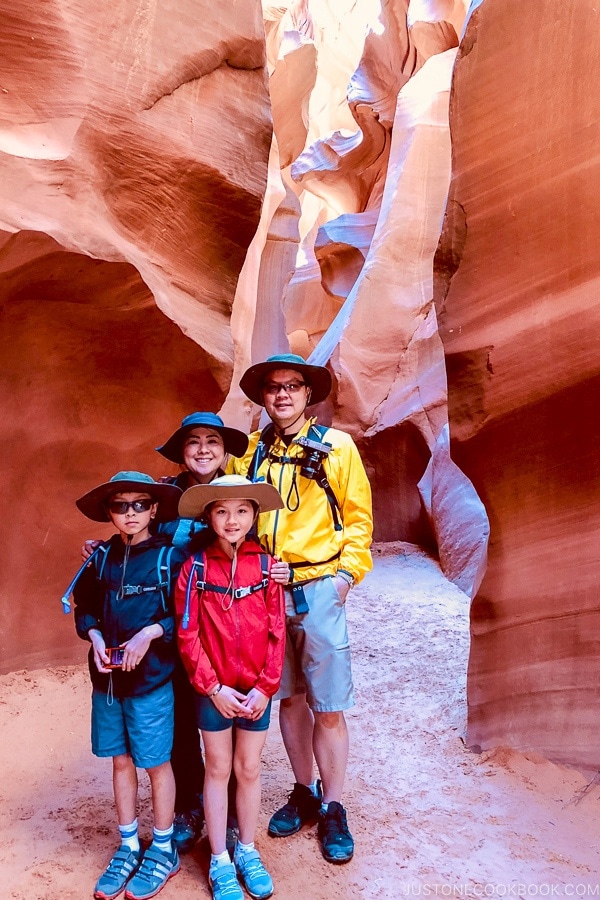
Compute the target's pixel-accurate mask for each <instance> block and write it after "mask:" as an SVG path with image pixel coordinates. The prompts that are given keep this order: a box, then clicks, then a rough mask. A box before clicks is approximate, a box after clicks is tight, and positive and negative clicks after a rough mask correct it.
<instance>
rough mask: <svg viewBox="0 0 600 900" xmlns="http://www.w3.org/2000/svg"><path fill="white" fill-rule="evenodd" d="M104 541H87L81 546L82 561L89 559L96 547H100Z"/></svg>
mask: <svg viewBox="0 0 600 900" xmlns="http://www.w3.org/2000/svg"><path fill="white" fill-rule="evenodd" d="M101 543H102V541H86V542H85V543H84V545H83V547H82V548H81V561H82V562H85V561H86V559H89V558H90V556H91V555H92V553H93V552H94V550H95V549H96V547H99V546H100V544H101Z"/></svg>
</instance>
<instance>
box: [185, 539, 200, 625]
mask: <svg viewBox="0 0 600 900" xmlns="http://www.w3.org/2000/svg"><path fill="white" fill-rule="evenodd" d="M205 561H206V557H205V554H204V551H202V553H196V554H194V556H192V565H191V568H190V571H189V575H188V580H187V584H186V586H185V608H184V610H183V618H182V620H181V627H182V628H185V629H187V627H188V625H189V624H190V600H191V596H192V584H193V581H194V570H198V577H197V579H196V590H198V591H203V590H204V588H205V584H204V565H205Z"/></svg>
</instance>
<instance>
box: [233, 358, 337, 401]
mask: <svg viewBox="0 0 600 900" xmlns="http://www.w3.org/2000/svg"><path fill="white" fill-rule="evenodd" d="M274 369H296V370H297V371H298V372H300V374H301V375H302V377H303V378H304V380H305V381H306V383H307V384H308V385H310V402H309V403H308V405H309V406H312V405H313V404H314V403H320V402H321V400H325V398H326V397H328V396H329V394H330V391H331V373H330V372H329V369H326V368H325V366H311V365H310V364H309V363H307V362H306V360H304V359H303V358H302V357H301V356H298V354H297V353H279V354H277V355H276V356H269V358H268V359H266V360H265V361H264V362H261V363H256V365H254V366H250V368H249V369H246V371H245V372H244V374H243V375H242V377H241V379H240V387H241V389H242V390H243V392H244V393H245V395H246V397H248V398H249V399H250V400H252V402H253V403H257V404H258V405H259V406H264V402H263V396H262V384H263V381H264V379H265V375H267V374H268V373H269V372H272V371H273V370H274Z"/></svg>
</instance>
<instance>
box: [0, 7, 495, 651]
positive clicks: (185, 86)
mask: <svg viewBox="0 0 600 900" xmlns="http://www.w3.org/2000/svg"><path fill="white" fill-rule="evenodd" d="M263 10H264V16H265V22H266V53H265V40H264V34H263V31H262V24H261V21H260V6H259V4H258V3H257V2H255V0H242V2H238V3H236V4H235V6H234V8H232V7H231V4H224V3H219V2H217V3H213V4H210V5H209V4H207V3H205V0H201V2H200V4H198V3H197V2H196V3H193V4H192V3H191V0H177V2H176V3H175V4H174V5H173V4H171V5H170V6H169V8H168V9H167V8H165V7H164V6H160V5H159V6H158V7H154V6H152V7H144V8H143V9H141V8H139V5H136V4H135V3H134V2H133V0H123V2H122V3H121V4H120V5H119V7H118V9H117V10H114V9H112V8H106V9H105V8H104V7H97V8H94V9H93V10H89V11H86V10H85V9H84V8H82V5H81V4H75V3H74V2H73V3H71V2H70V0H66V2H62V3H60V4H57V3H55V2H50V3H48V4H46V5H45V6H44V10H43V12H40V11H39V10H37V8H36V9H33V10H30V9H29V8H28V7H27V5H26V4H19V5H17V4H16V0H9V7H8V14H7V15H6V17H5V19H4V21H3V22H2V23H0V49H4V50H6V54H5V58H6V59H7V60H8V63H7V67H6V80H5V82H4V83H3V84H2V86H1V87H2V94H0V101H2V102H3V103H4V107H5V109H4V114H2V112H1V111H0V176H1V178H0V197H1V198H2V200H3V205H2V206H3V214H2V220H1V222H0V224H1V223H2V222H3V223H4V227H5V229H6V230H7V232H11V231H12V232H21V234H20V236H18V237H17V238H14V239H12V240H8V242H7V244H6V246H5V247H4V250H3V251H2V250H0V264H2V262H4V266H5V269H6V272H7V273H9V275H8V276H7V280H6V283H5V288H4V294H3V300H2V303H3V308H4V309H5V310H6V312H7V316H8V321H9V325H10V330H11V331H13V330H14V333H15V338H14V341H13V343H12V344H11V354H12V355H11V354H9V355H8V357H7V358H8V359H9V361H10V362H9V364H7V366H6V367H5V368H2V367H0V373H2V375H3V377H5V378H6V379H7V381H8V382H9V383H10V384H11V385H13V386H14V396H15V398H16V399H18V408H16V409H15V410H14V422H15V425H14V428H15V432H14V433H13V432H12V431H10V429H8V431H7V433H9V435H10V439H9V441H8V444H7V447H8V449H7V457H8V458H9V459H10V458H12V455H16V456H17V460H16V461H15V463H14V466H16V472H17V476H18V477H17V478H16V481H15V483H16V484H17V483H20V480H22V478H23V477H24V473H25V472H26V471H29V467H30V466H32V461H31V454H29V455H28V453H25V454H23V455H22V456H21V455H20V453H19V450H17V449H16V448H17V447H18V448H20V447H21V445H23V446H25V447H26V448H27V447H28V445H29V443H30V442H31V441H34V442H35V437H32V435H33V436H35V435H37V434H38V431H39V429H38V428H37V421H36V420H35V418H34V419H32V418H31V411H32V410H36V411H37V418H40V416H41V413H40V412H39V410H41V409H42V408H44V409H45V410H46V411H47V414H48V416H49V418H50V421H49V422H44V425H45V429H46V431H47V434H48V439H47V441H46V442H45V443H44V447H45V449H46V451H47V453H46V455H47V458H48V459H52V458H53V457H52V452H53V448H54V445H55V443H56V441H57V438H56V433H57V430H59V431H60V434H61V435H63V443H64V444H67V446H68V447H69V454H68V456H67V459H68V466H67V467H66V468H63V469H62V470H61V471H60V473H58V474H57V472H56V471H54V470H53V469H50V470H49V472H48V473H46V474H49V476H50V485H51V486H52V485H54V487H55V489H57V488H58V491H57V493H58V494H59V496H58V507H59V509H61V510H62V506H61V504H64V503H65V499H66V496H68V504H67V508H66V509H64V510H62V512H61V519H60V521H61V522H64V523H65V525H64V528H66V529H67V530H68V531H69V530H72V531H73V534H69V535H67V540H64V541H63V542H62V545H63V546H64V545H67V544H68V545H69V546H72V547H73V548H74V550H73V554H74V556H75V555H76V547H77V546H78V544H79V541H80V534H79V527H81V530H82V534H81V536H83V534H85V533H88V530H87V528H86V529H85V530H84V528H83V525H80V526H77V525H75V524H73V525H72V524H71V522H72V521H73V523H74V522H75V520H73V519H72V516H74V515H76V514H75V513H74V511H73V509H72V506H71V502H72V499H73V498H74V497H75V496H76V495H77V494H78V493H80V492H82V491H83V490H85V488H86V487H88V486H89V483H90V481H91V482H92V483H93V482H94V481H97V480H98V481H99V480H102V479H103V478H105V477H106V476H107V468H108V469H109V471H114V470H116V469H117V468H122V467H124V466H126V467H130V466H132V465H134V464H135V465H136V466H140V465H146V464H145V463H144V460H147V465H146V467H147V468H149V469H150V471H152V472H156V466H157V461H156V458H155V457H154V454H153V453H152V451H151V449H150V448H151V446H152V444H153V443H155V442H157V441H158V440H159V439H160V438H161V437H162V436H163V435H164V429H165V425H164V423H165V422H170V423H171V424H170V425H169V426H168V428H170V427H172V424H173V423H174V422H177V421H178V420H179V418H180V417H181V415H182V413H183V412H185V411H188V410H189V409H190V408H197V407H198V406H200V405H206V406H209V407H211V408H215V407H216V406H218V404H219V403H220V402H221V401H222V399H223V392H224V391H225V390H227V388H228V387H229V385H230V380H231V389H230V391H229V394H228V396H227V398H226V401H225V403H224V406H223V410H224V414H225V415H226V416H227V418H228V419H229V420H230V421H231V422H232V423H236V424H238V425H240V426H242V427H250V426H251V425H252V424H253V423H254V421H255V420H256V418H257V410H256V408H253V407H252V405H251V404H250V403H249V402H248V401H247V400H246V399H245V398H243V397H242V395H241V394H240V392H239V388H238V380H239V376H240V374H241V372H242V371H243V369H245V368H246V366H247V365H248V364H249V363H250V362H251V361H254V360H255V359H257V358H260V357H264V356H265V355H266V354H268V353H271V352H273V351H274V350H285V349H287V347H288V346H289V345H291V346H292V347H293V348H294V349H296V350H300V351H301V352H302V353H303V354H304V355H308V354H309V353H310V352H311V351H313V353H314V354H315V358H316V357H318V358H319V360H320V361H322V362H328V363H330V364H331V367H332V370H333V372H334V375H335V378H336V386H335V392H334V394H333V396H332V398H331V401H330V404H329V405H328V406H327V408H325V409H323V410H322V413H323V415H324V419H325V420H327V421H334V422H335V423H336V424H340V425H342V427H344V428H347V429H348V430H350V431H351V432H352V433H353V434H354V435H355V436H356V438H357V439H358V440H359V441H360V442H361V446H362V449H363V452H364V455H365V459H366V462H367V467H368V469H369V471H370V473H371V475H372V481H373V486H374V491H375V510H376V534H377V537H379V538H395V539H397V538H401V539H409V540H410V539H412V540H418V541H420V542H423V543H430V544H435V545H437V547H438V549H439V553H440V558H441V560H442V563H443V565H444V568H445V570H446V571H447V572H448V574H449V575H450V576H451V577H452V578H453V579H454V580H456V582H457V583H458V584H460V585H461V586H462V587H464V589H465V590H467V591H468V592H472V591H473V589H474V586H476V585H477V584H478V583H479V579H480V577H481V569H482V564H483V560H484V557H485V537H486V535H485V528H486V524H487V523H486V519H485V513H484V512H483V510H482V508H481V506H480V504H479V505H478V500H477V497H476V495H475V494H474V492H473V490H472V486H471V485H470V482H469V481H468V479H466V478H465V477H464V476H463V475H462V473H461V472H460V471H459V470H458V469H457V468H456V466H455V464H454V463H453V462H452V460H451V459H450V455H449V451H448V439H447V427H446V426H447V416H446V382H445V372H444V365H443V353H442V345H441V343H440V340H439V337H438V334H437V330H436V316H435V310H434V307H433V304H432V290H433V289H432V259H433V253H434V250H435V247H436V244H437V241H438V237H439V229H440V223H441V220H442V211H443V207H444V203H445V199H446V193H447V189H448V183H449V174H450V144H449V139H448V120H447V111H448V97H449V89H450V76H451V72H452V64H453V60H454V55H455V49H454V48H455V47H456V44H457V34H458V32H459V31H460V27H461V22H462V18H463V17H464V2H463V0H419V2H417V0H412V2H411V3H410V4H409V3H408V2H407V0H384V2H383V3H382V4H377V3H369V2H367V0H365V2H361V3H355V2H353V0H346V2H342V0H335V2H333V0H318V2H317V0H313V2H310V3H309V2H308V0H289V2H288V3H287V4H285V3H284V4H273V5H272V4H270V3H269V2H265V3H264V4H263ZM367 25H369V26H370V28H369V31H368V32H366V30H365V29H366V26H367ZM43 29H45V31H44V30H43ZM365 34H366V38H365ZM265 63H266V66H265ZM267 74H268V75H269V76H270V84H269V93H270V98H271V102H272V112H273V121H274V126H275V136H274V138H273V139H272V135H271V118H270V109H269V103H268V96H267ZM44 76H47V77H46V78H45V84H44V91H43V92H41V91H40V90H39V85H40V83H42V81H44ZM348 83H350V87H349V88H348ZM33 231H35V232H43V233H44V234H45V235H48V236H50V237H49V238H38V237H35V238H34V237H33V236H32V232H33ZM51 238H53V239H54V240H55V241H56V242H58V244H59V246H58V247H57V246H56V245H49V243H48V241H49V240H50V239H51ZM40 242H41V243H40ZM67 251H71V255H69V253H68V252H67ZM74 251H77V252H78V253H82V254H87V257H95V258H96V259H97V260H102V262H97V263H91V262H90V260H89V258H87V259H86V258H83V257H81V256H79V255H76V253H75V252H74ZM82 259H84V261H83V262H82ZM90 266H92V268H91V269H90V268H89V267H90ZM90 273H91V274H90ZM57 285H60V291H61V294H60V296H61V298H62V300H63V302H64V303H66V310H73V309H74V308H75V309H76V311H77V315H76V316H74V317H73V320H72V321H71V320H69V319H68V316H67V313H66V311H65V310H63V309H62V307H61V305H60V303H59V302H58V300H57V296H56V294H55V291H56V286H57ZM33 291H35V295H36V300H37V303H38V306H36V308H35V310H34V311H30V308H29V306H28V305H27V304H26V303H24V302H22V301H23V297H25V298H26V299H27V302H28V303H29V302H31V300H32V296H33V294H32V292H33ZM73 298H76V300H75V299H73ZM111 298H112V302H113V305H112V307H111ZM151 298H153V301H154V302H155V303H156V305H157V306H158V308H159V309H160V310H162V311H163V312H164V313H166V315H167V316H168V317H169V318H170V319H172V321H173V322H175V323H177V325H179V327H180V328H181V329H182V331H183V332H184V333H186V334H187V335H189V336H190V337H192V338H193V340H194V341H195V342H196V344H197V345H199V347H201V348H202V352H201V351H200V350H198V349H197V348H196V344H192V343H191V342H187V341H186V340H185V338H183V336H182V335H181V334H180V332H178V331H176V330H174V326H172V325H171V323H169V322H168V321H167V320H165V337H164V340H163V344H162V346H160V344H159V336H158V331H157V330H156V324H155V323H156V321H159V319H155V317H156V316H158V313H157V311H156V310H155V309H154V307H153V306H152V300H151ZM142 310H143V316H142ZM23 312H26V313H27V315H28V320H27V323H26V325H23V322H22V319H20V318H18V316H19V315H21V314H22V313H23ZM54 312H56V313H58V314H59V315H58V318H57V320H56V325H55V329H54V332H53V333H52V338H53V339H54V340H55V342H56V346H55V345H54V344H52V342H51V340H50V336H49V334H48V326H47V318H46V317H51V316H52V314H53V313H54ZM15 316H16V317H17V318H15ZM115 316H116V318H115ZM30 325H31V327H30ZM103 329H104V330H103ZM120 329H121V330H122V331H121V330H120ZM138 341H142V342H143V344H144V349H143V351H142V350H140V349H138ZM63 346H64V347H65V348H66V349H65V353H66V354H67V355H66V357H65V359H63V357H62V356H61V355H60V353H59V352H58V351H59V348H62V347H63ZM75 346H76V347H77V349H78V352H77V354H76V357H73V353H74V351H73V348H74V347H75ZM131 348H133V352H137V357H138V358H137V359H133V358H128V359H127V360H126V361H123V360H122V356H123V354H124V353H127V352H128V351H129V352H130V353H131V352H132V349H131ZM33 350H35V351H36V352H37V362H38V369H39V371H40V372H41V373H44V374H43V384H44V385H45V387H44V388H42V387H41V386H40V384H38V382H37V381H35V386H34V389H33V394H32V397H31V398H30V397H29V395H28V390H29V388H30V387H31V386H32V384H33V382H31V384H30V383H29V382H28V381H27V378H26V377H25V375H24V373H21V372H20V370H18V369H17V368H16V366H15V356H14V354H15V353H18V354H20V356H21V357H22V358H23V359H25V360H26V362H27V366H28V368H30V367H32V366H33V362H32V361H31V360H32V358H33ZM198 360H199V365H200V371H199V373H198V371H197V370H198ZM75 363H76V364H75ZM136 365H137V366H138V367H139V369H140V372H141V374H143V380H142V382H141V383H143V384H144V395H143V396H145V398H146V403H147V404H148V409H147V411H146V412H145V413H144V414H142V411H141V399H139V398H138V395H137V394H136V395H135V397H134V399H133V400H132V402H129V401H128V399H127V398H128V397H129V393H128V391H130V390H131V385H132V379H133V377H134V374H135V373H136V372H137V371H138V369H137V368H136ZM53 366H54V367H53ZM79 366H81V369H80V368H78V367H79ZM55 367H58V368H59V371H55ZM190 371H192V372H193V376H190V375H189V374H188V373H189V372H190ZM15 372H16V373H17V374H15ZM208 372H210V377H209V376H208ZM205 375H206V376H207V377H204V376H205ZM198 378H199V379H200V380H199V381H198ZM198 385H201V387H200V386H198ZM175 386H176V387H177V392H178V393H177V401H173V402H171V400H170V399H169V398H172V396H173V393H174V389H175ZM78 392H80V393H78ZM55 396H58V397H60V398H61V403H60V404H59V406H60V411H57V409H56V408H55V404H54V398H55ZM90 396H93V397H94V401H95V402H94V403H93V404H92V403H89V402H87V401H88V400H89V397H90ZM62 398H66V401H67V402H66V403H63V402H62ZM82 398H83V399H82ZM28 405H29V408H28ZM115 407H116V408H117V409H116V410H115ZM75 412H76V415H74V413H75ZM132 415H134V416H135V419H136V422H137V423H138V427H137V428H136V431H135V439H132V438H131V432H130V430H128V427H127V426H128V425H129V424H130V418H131V416H132ZM69 416H72V417H73V418H72V419H71V418H69ZM159 421H160V422H161V423H162V428H161V429H160V432H161V433H160V434H157V433H156V425H157V424H158V422H159ZM11 423H12V420H11ZM11 428H13V426H12V424H11ZM86 435H88V436H87V437H86ZM92 435H95V437H94V438H92ZM98 435H101V438H100V446H99V448H98V451H97V452H96V450H95V444H94V443H93V441H94V440H95V441H96V442H98V440H99V439H98ZM86 441H87V442H91V446H89V447H88V444H87V443H86ZM111 448H112V450H111ZM62 449H63V445H61V450H62ZM89 450H93V451H94V452H92V453H90V452H89ZM123 450H126V451H127V455H128V457H129V458H128V459H127V460H123V459H122V451H123ZM131 457H134V459H132V458H131ZM25 460H26V461H27V465H26V466H25V468H23V466H24V461H25ZM71 469H72V472H73V474H70V473H71ZM96 473H97V474H96ZM80 481H81V483H80ZM83 482H85V483H83ZM60 491H62V492H63V494H64V495H66V496H65V497H63V496H62V495H60ZM46 496H48V491H47V492H46ZM51 513H52V514H54V507H52V509H51ZM42 518H51V515H50V512H46V515H45V516H44V517H42ZM61 527H63V526H61ZM75 532H76V533H75ZM44 535H45V532H44ZM62 537H64V534H63V531H61V528H57V529H56V535H54V532H52V533H51V534H50V536H49V537H46V536H44V538H43V540H41V536H40V534H38V535H37V537H36V539H35V540H34V541H33V543H32V544H31V545H28V546H30V549H31V550H32V551H33V552H34V553H36V552H37V555H38V556H39V558H40V559H43V560H44V571H46V568H47V566H46V564H47V565H48V566H50V567H51V566H52V565H53V564H54V560H55V559H56V546H57V544H56V543H55V541H61V539H62ZM71 537H72V538H73V540H70V538H71ZM19 546H25V544H23V543H22V544H20V545H19ZM10 549H11V553H16V550H15V548H14V546H13V543H11V546H10ZM15 559H20V557H18V554H17V555H16V556H15ZM52 571H54V570H52ZM15 578H16V576H15ZM50 578H51V581H49V582H48V584H52V585H53V584H54V576H53V575H51V576H50ZM32 583H33V584H35V586H36V588H37V584H38V582H37V581H35V579H33V582H32ZM11 585H13V582H11ZM53 602H54V601H53ZM7 609H8V610H9V611H10V612H9V616H10V621H9V623H8V625H7V628H6V630H5V635H6V641H7V644H6V650H5V651H4V652H3V660H2V661H1V662H0V666H2V665H11V666H12V665H15V664H16V663H17V661H18V660H23V659H25V660H26V661H27V662H31V661H42V659H43V641H42V638H41V634H42V632H43V631H44V630H46V631H49V630H53V629H54V626H50V624H49V620H48V616H47V615H46V611H45V610H44V615H43V617H42V623H41V625H40V628H41V631H40V633H39V634H38V633H37V632H36V635H35V638H34V639H33V641H32V642H31V644H30V646H29V647H28V648H27V651H25V650H24V648H23V646H22V642H23V635H24V634H25V633H26V632H25V621H26V620H25V618H16V619H15V617H14V616H15V614H14V608H13V607H12V605H10V604H9V605H8V606H7ZM56 627H58V626H56ZM69 634H70V636H69V638H68V639H66V644H65V657H68V654H69V653H71V652H72V646H74V644H75V641H74V638H73V637H72V634H71V633H69ZM78 650H79V652H80V648H78ZM6 652H7V653H8V654H9V655H8V657H7V658H8V659H9V660H10V661H9V662H8V663H6V664H5V663H4V657H5V654H6ZM25 653H27V654H28V655H24V654H25Z"/></svg>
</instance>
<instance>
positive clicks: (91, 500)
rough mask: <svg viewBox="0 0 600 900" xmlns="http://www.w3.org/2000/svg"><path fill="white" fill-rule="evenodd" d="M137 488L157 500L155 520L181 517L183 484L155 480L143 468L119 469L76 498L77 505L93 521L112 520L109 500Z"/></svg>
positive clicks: (165, 520) (163, 520) (168, 520)
mask: <svg viewBox="0 0 600 900" xmlns="http://www.w3.org/2000/svg"><path fill="white" fill-rule="evenodd" d="M128 491H135V492H136V493H139V494H150V496H151V497H152V499H153V500H155V501H156V503H158V510H157V512H156V518H155V519H154V521H155V522H170V521H171V520H172V519H176V518H178V512H177V506H178V504H179V498H180V497H181V490H180V488H178V487H176V486H175V485H174V484H162V483H161V482H158V481H155V480H154V478H151V477H150V475H146V474H145V473H144V472H117V474H116V475H113V477H112V478H111V479H110V481H105V482H104V483H103V484H99V485H98V487H95V488H94V489H93V490H91V491H88V492H87V494H84V495H83V497H80V498H79V500H76V501H75V502H76V504H77V508H78V509H79V510H81V512H82V513H83V514H84V516H87V517H88V519H92V520H93V521H94V522H110V516H109V515H108V511H107V508H106V503H107V501H108V500H109V499H110V498H111V497H112V496H114V494H124V493H126V492H128Z"/></svg>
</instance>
